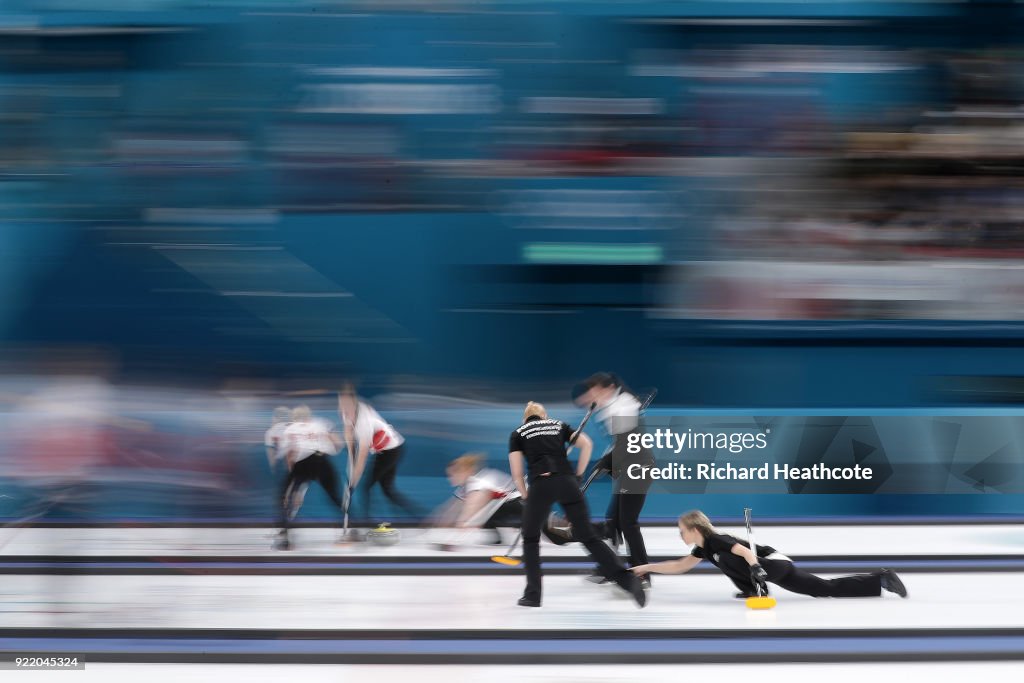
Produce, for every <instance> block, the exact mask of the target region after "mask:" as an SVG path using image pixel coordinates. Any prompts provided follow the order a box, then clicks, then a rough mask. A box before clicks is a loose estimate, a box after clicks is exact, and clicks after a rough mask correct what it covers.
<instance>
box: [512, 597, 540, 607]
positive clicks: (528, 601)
mask: <svg viewBox="0 0 1024 683" xmlns="http://www.w3.org/2000/svg"><path fill="white" fill-rule="evenodd" d="M516 604H517V605H519V606H520V607H540V600H534V599H532V598H519V602H518V603H516Z"/></svg>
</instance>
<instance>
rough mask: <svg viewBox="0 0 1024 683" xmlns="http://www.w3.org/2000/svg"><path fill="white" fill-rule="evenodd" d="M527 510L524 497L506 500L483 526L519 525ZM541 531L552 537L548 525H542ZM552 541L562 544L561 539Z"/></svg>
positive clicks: (489, 527)
mask: <svg viewBox="0 0 1024 683" xmlns="http://www.w3.org/2000/svg"><path fill="white" fill-rule="evenodd" d="M525 511H526V505H525V504H524V503H523V499H522V498H514V499H512V500H509V501H506V502H504V503H502V505H501V507H499V508H498V509H497V510H495V511H494V514H492V515H491V516H490V517H488V518H487V521H486V522H484V523H483V524H482V525H481V528H482V529H497V528H498V527H518V526H519V525H521V524H522V523H523V516H524V513H525ZM541 533H542V534H544V536H546V537H547V538H548V539H551V534H549V533H548V530H547V526H546V525H545V526H543V527H541ZM499 538H500V536H499ZM552 542H553V543H555V544H556V545H560V543H559V539H554V540H553V541H552ZM562 543H564V541H562Z"/></svg>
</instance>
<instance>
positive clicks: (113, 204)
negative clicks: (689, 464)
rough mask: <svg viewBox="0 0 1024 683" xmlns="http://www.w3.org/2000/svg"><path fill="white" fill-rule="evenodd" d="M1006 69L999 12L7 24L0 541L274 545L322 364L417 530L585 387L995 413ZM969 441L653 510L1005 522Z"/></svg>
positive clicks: (828, 9)
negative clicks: (220, 535) (299, 427)
mask: <svg viewBox="0 0 1024 683" xmlns="http://www.w3.org/2000/svg"><path fill="white" fill-rule="evenodd" d="M1022 46H1024V4H1021V3H1020V2H1014V1H1013V0H988V1H985V2H982V1H974V0H908V1H903V2H901V1H896V0H894V1H888V0H854V1H851V2H842V3H839V2H828V1H826V0H807V1H803V2H784V1H782V0H766V1H755V0H632V1H630V0H547V1H546V2H539V1H536V2H534V1H531V0H477V1H471V0H432V1H430V2H426V1H420V0H323V1H317V2H314V1H313V0H210V1H208V2H199V1H198V0H3V2H2V3H0V263H2V266H0V434H2V435H3V436H2V437H0V517H3V518H4V519H5V520H6V521H8V522H11V521H19V520H25V519H28V521H29V522H31V523H35V524H38V523H43V524H55V525H75V524H83V525H119V524H139V523H159V524H193V525H197V524H206V525H217V526H228V525H251V526H257V525H266V524H270V523H272V520H273V519H274V515H275V510H274V507H273V506H274V500H273V496H274V491H275V487H276V486H277V484H276V483H275V479H274V477H273V475H272V473H271V472H270V470H269V469H268V467H267V462H266V457H265V455H264V448H263V432H264V430H266V429H267V428H268V427H269V426H270V419H271V413H272V410H273V409H274V407H275V406H278V405H288V406H294V405H297V404H299V403H306V404H308V405H310V406H311V407H312V408H313V410H314V412H315V413H316V414H318V415H321V416H323V417H326V418H327V419H331V420H334V421H335V422H336V421H337V413H336V405H337V404H336V396H335V394H334V392H335V391H336V390H337V388H338V387H339V386H340V384H341V382H342V381H344V380H354V381H356V382H357V383H358V385H359V390H360V392H361V393H362V394H364V395H366V396H368V397H369V398H370V399H371V400H372V401H373V403H374V405H375V406H376V408H377V409H378V410H380V411H381V413H382V414H383V415H384V416H385V417H386V418H387V419H388V420H389V421H390V422H392V423H393V424H394V425H395V426H396V427H397V428H398V430H399V431H400V432H402V434H404V435H405V436H406V438H407V439H408V446H407V448H408V454H407V455H406V457H405V460H404V461H403V464H402V467H401V470H400V472H399V483H400V485H401V486H402V488H403V490H404V491H406V492H408V493H410V494H413V495H415V496H416V497H417V498H418V499H419V500H420V501H421V502H422V504H423V505H424V506H425V507H432V506H434V505H437V504H438V503H440V502H441V501H442V500H443V499H444V498H445V497H446V496H448V495H449V493H450V487H449V486H448V484H447V482H446V480H445V477H444V465H445V463H446V462H448V461H449V460H451V459H452V458H454V457H456V456H458V455H459V454H461V453H464V452H467V451H478V452H483V453H486V455H487V457H488V460H489V463H490V464H491V465H493V466H497V467H501V468H503V469H504V468H506V467H507V448H506V446H507V437H508V432H509V430H510V429H511V428H512V427H514V426H515V424H517V419H518V417H519V416H520V414H521V406H522V404H524V403H525V402H526V401H527V400H531V399H532V400H540V401H544V402H546V403H548V405H549V407H550V409H551V411H552V413H555V414H557V415H558V416H559V417H563V418H564V419H566V420H568V421H572V420H578V419H579V417H580V415H581V412H580V411H579V410H578V409H576V408H573V407H571V404H570V403H569V390H570V387H571V386H572V385H573V383H575V382H576V381H578V380H579V379H581V378H582V377H584V376H586V375H589V374H590V373H591V372H594V371H596V370H611V371H614V372H616V373H618V374H619V375H620V376H621V377H623V378H624V379H626V381H627V382H629V383H630V384H631V385H633V386H635V387H638V388H639V387H657V388H658V389H659V394H658V399H657V402H656V403H655V405H654V407H653V408H652V411H651V414H652V415H670V414H679V413H688V414H694V415H704V414H706V415H716V414H722V413H729V414H742V415H755V414H756V415H762V414H763V415H782V416H804V415H818V416H821V415H825V416H827V415H854V416H878V415H910V416H925V415H947V416H971V415H992V414H999V415H1006V416H1019V415H1021V414H1024V413H1020V412H1019V411H1020V404H1021V403H1022V402H1024V354H1022V353H1021V352H1020V348H1021V345H1022V343H1024V222H1022V221H1024V162H1022V159H1024V106H1022V105H1024V49H1022ZM1013 438H1014V439H1017V438H1018V437H1017V436H1014V437H1013ZM1020 438H1024V435H1022V436H1021V437H1020ZM1014 443H1016V440H1014ZM600 447H601V444H599V448H600ZM940 451H941V449H940V450H937V451H936V452H934V453H927V454H924V455H922V457H924V458H925V459H929V458H930V459H931V461H932V462H934V463H935V464H936V465H943V464H945V466H947V468H948V467H949V466H950V463H952V462H953V456H952V455H951V454H950V453H944V452H940ZM1019 452H1020V451H1019V450H1018V451H1017V454H1018V455H1017V456H1014V457H1018V456H1019ZM598 453H600V450H598ZM989 455H990V453H989V452H988V451H978V452H967V453H959V454H958V455H957V457H958V458H959V460H958V461H957V464H956V467H954V468H952V469H950V470H949V481H950V483H949V484H948V485H947V486H946V487H945V488H943V489H942V490H938V491H932V492H931V493H928V494H923V493H922V494H908V493H905V492H902V491H892V492H889V491H887V490H886V489H885V486H884V484H883V485H882V486H881V487H880V488H879V489H877V490H874V491H856V492H849V493H842V494H839V493H834V494H813V493H810V492H804V493H803V494H802V495H797V494H798V493H799V491H787V492H775V493H763V494H757V495H753V496H752V495H740V494H737V493H733V492H730V490H729V489H728V488H727V487H723V488H718V487H716V486H714V485H712V486H709V487H707V488H706V489H705V490H702V491H700V494H701V496H700V498H699V499H697V498H695V497H689V498H687V500H686V501H685V502H683V503H680V502H679V501H678V500H676V499H674V498H672V497H670V496H652V498H651V500H650V502H649V504H648V506H647V508H646V511H645V515H646V516H645V520H646V521H647V522H650V523H664V522H666V521H669V520H672V519H674V518H675V516H676V515H677V514H678V513H679V512H681V511H682V509H681V507H680V506H682V507H684V508H689V507H694V506H696V505H699V506H700V507H702V508H703V509H704V510H706V511H708V512H709V514H711V515H712V516H715V517H721V518H728V519H732V520H735V519H736V518H737V517H738V516H739V515H740V514H741V510H742V508H743V507H744V506H748V505H753V507H754V508H755V509H756V510H757V512H758V515H759V517H760V518H761V519H766V520H774V521H777V522H780V523H792V522H794V521H801V520H802V521H821V520H839V521H845V522H855V521H858V520H861V521H863V520H869V521H870V520H889V521H893V520H896V521H898V520H900V519H905V520H911V521H914V522H921V521H925V522H929V521H930V522H933V523H941V522H943V521H944V520H950V519H953V518H957V519H961V520H962V519H963V518H970V519H971V520H974V521H978V520H981V521H984V520H991V519H999V520H1005V519H1009V518H1018V519H1019V518H1021V517H1022V516H1024V495H1022V493H1021V491H1022V490H1024V486H1022V480H1021V477H1022V474H1021V473H1022V472H1024V465H1022V463H1021V462H1019V457H1018V459H1017V460H1012V459H1011V460H1010V461H1001V462H1000V463H999V465H1000V468H999V469H998V476H994V475H991V472H990V470H984V468H982V469H981V470H978V469H977V468H975V469H974V470H971V468H972V467H974V466H977V465H978V464H979V463H981V462H983V461H985V462H987V461H986V460H985V459H986V458H987V457H988V456H989ZM954 470H955V471H954ZM982 470H984V471H982ZM966 472H972V473H973V474H969V475H967V476H966V478H965V476H961V475H964V473H966ZM986 473H988V474H987V475H986ZM54 491H63V492H67V491H73V495H70V496H63V494H62V496H57V497H56V498H54V497H53V496H52V495H50V494H52V492H54ZM591 494H592V501H593V502H592V509H593V510H596V511H600V510H601V509H603V507H604V502H605V501H606V500H607V496H608V495H609V486H608V484H607V482H598V483H597V484H595V486H594V489H593V490H592V492H591ZM40 500H44V501H47V502H46V503H45V504H44V505H43V506H40V505H39V501H40ZM389 518H390V519H393V520H394V521H396V522H399V523H401V522H412V521H414V520H410V519H408V518H405V517H403V516H402V515H401V514H399V513H398V512H397V511H395V512H394V514H392V515H391V516H390V517H389ZM331 519H333V517H332V515H331V511H330V508H329V507H328V505H327V503H326V498H325V497H324V496H323V494H322V492H315V491H314V492H311V493H310V497H309V499H308V500H307V503H306V508H305V509H304V511H303V520H304V521H312V522H323V523H326V522H327V521H329V520H331ZM0 543H4V541H3V540H2V539H0ZM55 543H58V542H55ZM55 547H56V546H55ZM0 548H2V546H0ZM46 552H49V551H46ZM45 592H46V591H45V590H44V593H45Z"/></svg>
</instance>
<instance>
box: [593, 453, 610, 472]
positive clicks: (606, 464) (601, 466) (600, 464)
mask: <svg viewBox="0 0 1024 683" xmlns="http://www.w3.org/2000/svg"><path fill="white" fill-rule="evenodd" d="M594 469H595V470H604V471H605V472H611V471H612V452H611V451H608V452H607V453H605V454H604V455H603V456H601V459H600V460H598V461H597V462H596V463H594Z"/></svg>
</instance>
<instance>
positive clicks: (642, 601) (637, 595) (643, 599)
mask: <svg viewBox="0 0 1024 683" xmlns="http://www.w3.org/2000/svg"><path fill="white" fill-rule="evenodd" d="M623 590H625V591H626V592H627V593H629V594H630V595H632V596H633V599H634V600H636V604H637V607H643V606H644V605H646V604H647V591H645V590H644V587H643V584H642V583H640V579H638V578H636V577H635V576H633V575H632V574H630V575H629V582H628V583H627V584H626V585H625V586H624V587H623Z"/></svg>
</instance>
